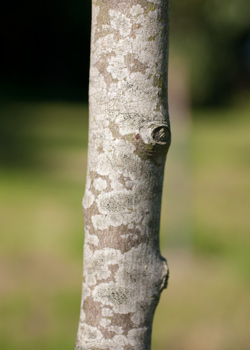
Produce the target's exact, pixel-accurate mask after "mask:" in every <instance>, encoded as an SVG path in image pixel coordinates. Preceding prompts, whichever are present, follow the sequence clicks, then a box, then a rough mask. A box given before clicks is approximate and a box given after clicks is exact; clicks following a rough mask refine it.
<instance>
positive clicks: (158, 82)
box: [153, 74, 163, 89]
mask: <svg viewBox="0 0 250 350" xmlns="http://www.w3.org/2000/svg"><path fill="white" fill-rule="evenodd" d="M153 86H156V87H158V88H160V89H162V87H163V79H162V75H161V74H160V76H159V77H158V76H156V75H155V77H154V81H153Z"/></svg>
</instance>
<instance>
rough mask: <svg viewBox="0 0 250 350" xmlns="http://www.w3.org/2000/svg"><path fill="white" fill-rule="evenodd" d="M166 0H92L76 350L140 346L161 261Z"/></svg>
mask: <svg viewBox="0 0 250 350" xmlns="http://www.w3.org/2000/svg"><path fill="white" fill-rule="evenodd" d="M168 13H169V10H168V1H166V0H151V1H148V0H133V1H130V0H121V1H118V2H117V1H115V0H93V2H92V34H91V65H90V87H89V111H90V119H89V147H88V171H87V183H86V190H85V195H84V199H83V209H84V221H85V243H84V268H83V275H84V281H83V287H82V306H81V315H80V322H79V329H78V335H77V341H76V349H78V350H87V349H89V350H90V349H91V350H94V349H95V350H97V349H103V350H107V349H110V350H111V349H112V350H118V349H119V350H132V349H136V350H149V349H150V340H151V330H152V320H153V315H154V310H155V307H156V305H157V303H158V300H159V297H160V293H161V291H162V289H163V288H164V287H165V286H166V284H167V279H168V267H167V265H166V262H165V260H164V259H163V258H162V257H161V255H160V248H159V221H160V208H161V193H162V183H163V173H164V164H165V158H166V154H167V151H168V148H169V145H170V124H169V115H168V99H167V60H168V30H169V29H168V28H169V25H168Z"/></svg>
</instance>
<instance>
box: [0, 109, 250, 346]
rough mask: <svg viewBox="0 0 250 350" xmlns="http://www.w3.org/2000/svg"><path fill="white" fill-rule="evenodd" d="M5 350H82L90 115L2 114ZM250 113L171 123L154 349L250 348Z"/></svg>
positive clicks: (1, 338) (0, 269) (209, 113)
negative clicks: (164, 281) (77, 347)
mask: <svg viewBox="0 0 250 350" xmlns="http://www.w3.org/2000/svg"><path fill="white" fill-rule="evenodd" d="M0 112H1V121H0V122H1V124H2V125H1V131H0V156H1V164H2V166H1V170H0V193H1V197H0V209H1V224H0V225H1V228H0V229H1V231H0V232H1V245H0V261H1V264H0V275H1V284H0V296H1V298H0V314H1V321H2V322H1V324H0V349H4V350H14V349H18V350H31V349H32V350H33V349H34V348H35V349H36V350H40V349H41V350H45V349H46V350H57V349H58V350H59V349H60V350H66V349H73V347H74V341H75V337H76V331H77V324H78V317H79V308H80V294H81V276H82V245H83V238H84V232H83V218H82V208H81V200H82V196H83V193H84V184H85V172H86V159H87V107H86V106H84V105H81V104H62V103H36V104H34V103H33V104H32V103H19V104H17V103H16V104H14V103H13V104H8V105H5V106H0ZM249 115H250V106H249V105H248V106H247V105H241V106H237V107H233V108H231V109H221V110H205V111H195V112H194V113H193V116H192V117H193V118H192V120H193V121H192V125H190V122H188V123H186V122H183V121H175V120H173V121H172V124H173V143H172V146H171V148H170V153H169V156H168V161H167V166H166V180H165V187H164V196H163V208H162V214H163V215H162V224H161V242H162V244H161V246H162V251H163V255H164V256H166V257H167V259H168V261H169V265H170V272H171V274H170V281H169V287H168V289H167V291H165V292H164V293H163V295H162V297H161V301H160V304H159V307H158V309H157V312H156V317H155V322H154V329H153V340H152V342H153V346H152V349H153V350H183V349H185V350H231V349H232V350H234V349H237V350H248V349H250V345H249V344H250V333H249V324H250V298H249V288H250V277H249V276H250V275H249V268H250V254H249V248H250V235H249V232H250V215H249V200H250V176H249V171H250V137H249V128H250V118H249Z"/></svg>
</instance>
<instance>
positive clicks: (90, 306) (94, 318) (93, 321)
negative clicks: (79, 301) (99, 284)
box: [83, 297, 102, 327]
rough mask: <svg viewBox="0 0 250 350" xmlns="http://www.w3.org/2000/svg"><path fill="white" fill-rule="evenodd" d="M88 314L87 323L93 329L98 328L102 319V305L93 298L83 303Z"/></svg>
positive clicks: (88, 298)
mask: <svg viewBox="0 0 250 350" xmlns="http://www.w3.org/2000/svg"><path fill="white" fill-rule="evenodd" d="M83 309H84V311H85V314H86V323H87V324H88V325H90V326H92V327H98V326H99V325H100V320H101V318H102V304H101V303H100V302H97V301H94V300H93V299H92V297H87V298H86V299H85V300H84V303H83Z"/></svg>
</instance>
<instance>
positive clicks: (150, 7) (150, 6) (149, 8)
mask: <svg viewBox="0 0 250 350" xmlns="http://www.w3.org/2000/svg"><path fill="white" fill-rule="evenodd" d="M154 10H155V4H154V3H153V2H147V6H146V10H145V12H146V13H149V12H151V11H154Z"/></svg>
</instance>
